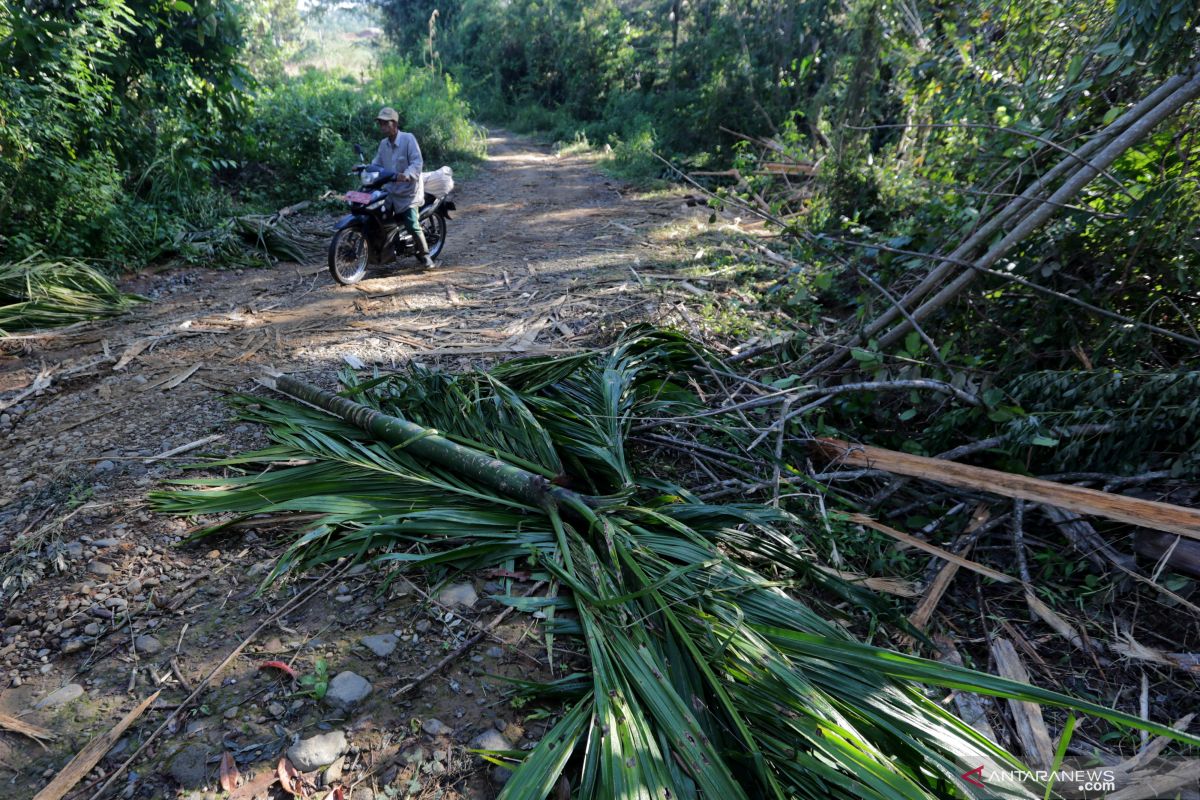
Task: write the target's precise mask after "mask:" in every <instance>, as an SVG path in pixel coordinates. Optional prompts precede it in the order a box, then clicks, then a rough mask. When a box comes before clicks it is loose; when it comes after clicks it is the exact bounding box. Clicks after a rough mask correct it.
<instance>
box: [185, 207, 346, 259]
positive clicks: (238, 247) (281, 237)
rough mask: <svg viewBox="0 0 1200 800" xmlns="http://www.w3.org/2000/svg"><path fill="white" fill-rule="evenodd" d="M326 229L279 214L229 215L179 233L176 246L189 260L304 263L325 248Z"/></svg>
mask: <svg viewBox="0 0 1200 800" xmlns="http://www.w3.org/2000/svg"><path fill="white" fill-rule="evenodd" d="M327 234H328V231H327V230H325V226H323V225H322V226H321V227H320V228H319V229H318V228H315V227H313V226H310V225H304V224H302V223H300V222H297V221H295V220H293V219H291V218H289V217H288V216H287V215H285V214H282V213H279V212H277V213H275V214H246V215H243V216H240V217H232V218H230V219H227V220H225V221H224V222H222V223H221V224H219V225H217V226H215V227H213V228H208V229H206V230H199V231H190V232H187V233H184V234H182V235H181V236H180V237H179V238H178V239H177V241H176V242H175V248H176V250H178V251H179V253H180V255H182V256H183V258H184V259H185V260H187V261H189V262H193V263H195V262H218V263H222V264H237V265H242V266H261V265H264V264H267V265H269V264H270V263H272V262H273V261H278V260H285V261H298V262H307V261H311V260H312V259H313V258H315V257H316V256H317V255H318V254H319V253H320V252H321V250H322V249H323V248H324V247H325V244H326V240H327Z"/></svg>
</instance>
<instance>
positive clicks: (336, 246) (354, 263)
mask: <svg viewBox="0 0 1200 800" xmlns="http://www.w3.org/2000/svg"><path fill="white" fill-rule="evenodd" d="M329 274H330V275H332V276H333V279H334V280H335V281H337V282H338V283H340V284H341V285H343V286H349V285H351V284H354V283H358V282H359V281H361V280H362V279H363V276H364V275H366V274H367V240H366V238H365V237H364V236H363V233H362V231H361V230H359V229H358V228H342V229H341V230H340V231H338V232H337V233H335V234H333V241H331V242H330V243H329Z"/></svg>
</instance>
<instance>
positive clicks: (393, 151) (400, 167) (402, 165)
mask: <svg viewBox="0 0 1200 800" xmlns="http://www.w3.org/2000/svg"><path fill="white" fill-rule="evenodd" d="M371 163H372V164H376V165H378V166H380V167H383V168H384V169H390V170H392V171H393V172H395V173H396V174H397V175H407V176H408V177H409V178H411V179H412V180H408V181H395V182H394V183H389V184H387V185H386V186H385V187H384V188H385V189H387V190H388V191H389V192H390V193H391V196H390V197H389V198H388V199H389V201H390V203H391V206H392V208H393V209H395V210H397V211H403V210H404V209H406V208H419V207H420V206H421V203H422V202H423V201H424V199H425V187H424V186H423V182H422V180H421V170H422V169H423V168H424V166H425V162H424V160H423V159H422V158H421V146H420V145H418V144H417V137H415V136H413V135H412V134H411V133H409V132H407V131H399V132H397V133H396V140H395V141H392V140H391V139H381V140H380V142H379V149H378V150H377V151H375V160H374V161H372V162H371Z"/></svg>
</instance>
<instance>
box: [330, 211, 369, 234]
mask: <svg viewBox="0 0 1200 800" xmlns="http://www.w3.org/2000/svg"><path fill="white" fill-rule="evenodd" d="M355 224H357V225H361V226H362V227H363V228H364V229H365V228H366V227H367V215H366V214H347V215H346V216H344V217H342V218H341V219H339V220H338V221H337V224H336V225H334V226H333V229H334V230H335V231H340V230H341V229H342V228H349V227H350V226H351V225H355Z"/></svg>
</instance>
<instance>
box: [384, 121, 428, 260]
mask: <svg viewBox="0 0 1200 800" xmlns="http://www.w3.org/2000/svg"><path fill="white" fill-rule="evenodd" d="M375 121H376V122H378V123H379V132H380V133H381V134H383V137H384V138H383V139H381V140H380V142H379V149H378V150H377V151H376V152H375V158H374V160H373V161H372V162H371V163H372V164H374V165H375V166H379V167H383V168H384V169H389V170H392V171H393V172H395V173H396V176H397V177H396V181H395V182H393V183H389V184H387V185H386V186H385V187H384V188H386V189H387V190H388V192H389V196H388V203H389V204H390V206H391V208H392V210H393V211H394V212H395V214H396V217H397V218H398V219H399V221H400V222H401V223H402V224H403V225H404V229H405V230H406V231H408V233H409V235H411V236H412V237H413V241H414V242H415V244H416V248H417V257H418V258H419V259H420V261H421V264H422V266H424V267H425V268H426V269H429V268H430V267H432V266H433V259H432V258H430V257H429V245H428V243H426V241H425V233H424V232H423V231H422V230H421V222H420V219H419V214H418V211H419V209H420V207H421V203H422V201H423V200H424V198H425V187H424V185H423V183H422V180H421V168H422V167H423V166H424V161H423V159H422V158H421V146H420V145H419V144H417V137H415V136H413V135H412V134H411V133H409V132H407V131H402V130H400V115H399V114H398V113H397V112H396V109H394V108H391V107H384V108H382V109H380V111H379V114H378V115H377V116H376V117H375Z"/></svg>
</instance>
